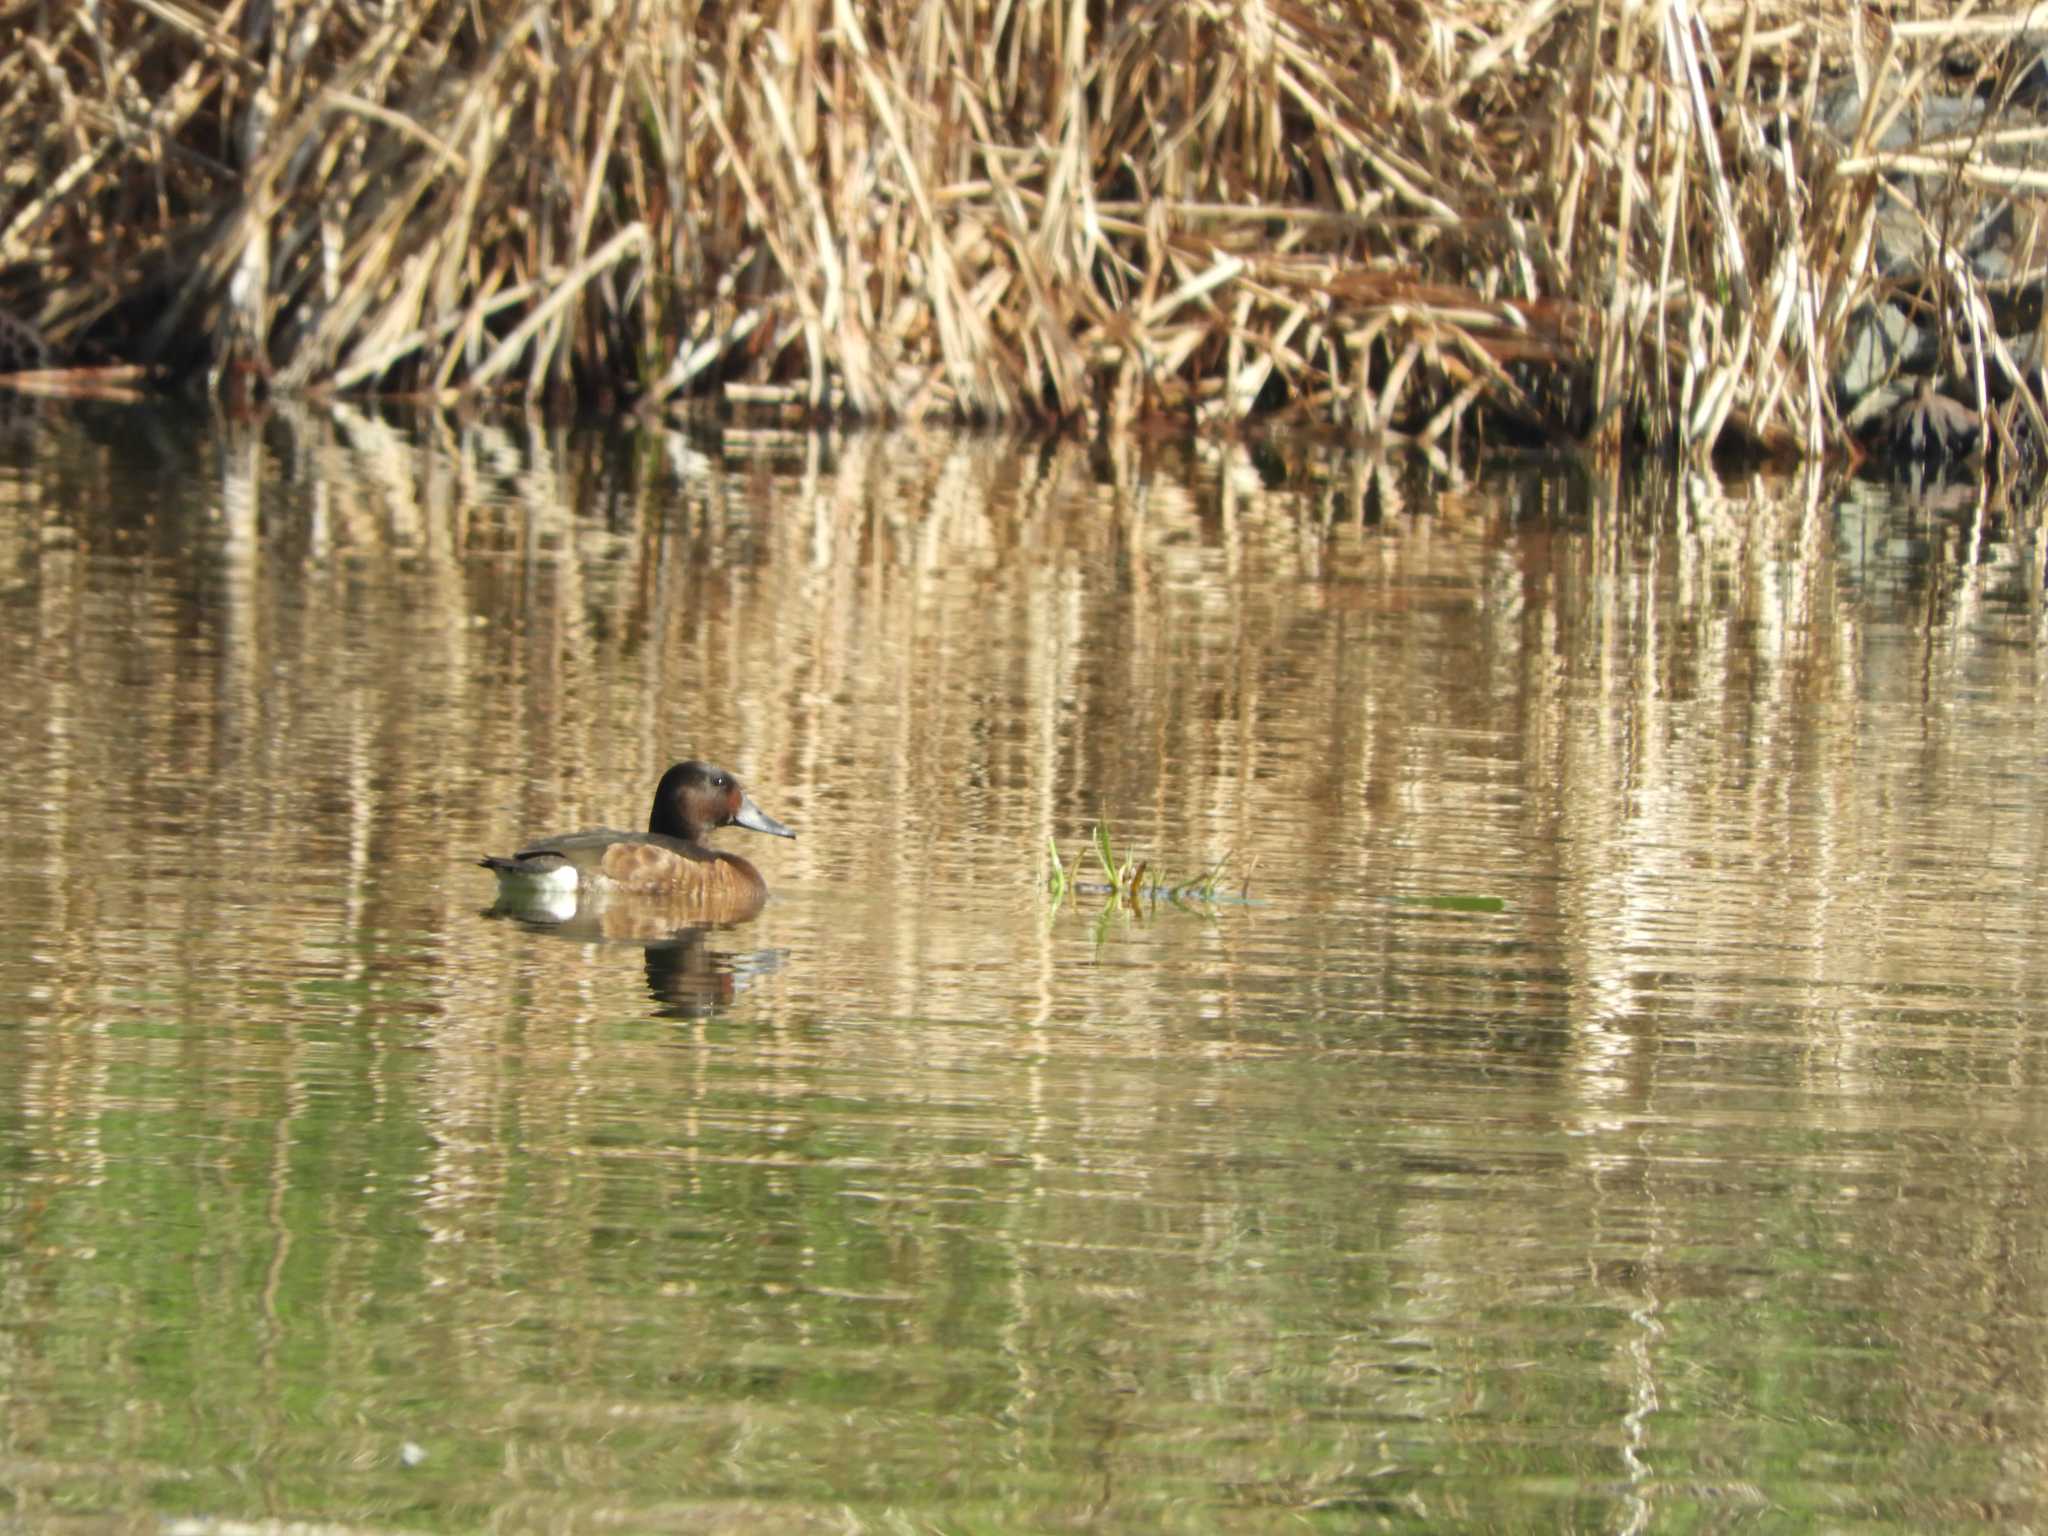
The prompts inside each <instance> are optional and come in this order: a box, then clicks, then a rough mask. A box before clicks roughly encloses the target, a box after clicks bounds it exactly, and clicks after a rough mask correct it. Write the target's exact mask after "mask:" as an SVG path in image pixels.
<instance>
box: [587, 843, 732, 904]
mask: <svg viewBox="0 0 2048 1536" xmlns="http://www.w3.org/2000/svg"><path fill="white" fill-rule="evenodd" d="M598 873H599V874H601V875H602V876H603V877H604V878H605V879H606V880H607V881H609V882H610V883H611V884H612V885H614V886H615V887H617V888H618V889H619V890H621V891H627V892H631V893H633V894H635V895H642V896H661V897H665V898H667V899H668V900H670V901H674V902H676V903H679V904H687V905H688V906H690V907H693V908H696V907H701V908H703V909H704V910H705V912H706V913H707V914H708V915H713V916H716V917H718V918H720V919H723V920H726V921H738V920H739V919H741V918H746V917H752V916H753V915H754V914H755V913H757V912H759V911H760V910H761V906H762V903H764V902H765V901H766V900H767V899H768V882H767V881H765V880H763V879H762V878H761V872H760V871H759V870H757V869H756V868H754V866H753V865H751V864H749V863H748V862H747V861H746V860H745V859H742V858H740V857H739V856H738V855H736V854H730V853H710V852H708V851H704V852H699V853H695V854H694V855H693V854H692V853H688V852H683V851H680V850H677V849H674V848H664V847H662V846H661V845H659V844H657V843H653V842H635V843H614V844H613V845H612V846H611V847H609V848H607V849H606V850H605V851H604V857H603V858H602V859H601V860H600V861H599V863H598Z"/></svg>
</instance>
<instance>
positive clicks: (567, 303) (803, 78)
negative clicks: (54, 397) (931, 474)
mask: <svg viewBox="0 0 2048 1536" xmlns="http://www.w3.org/2000/svg"><path fill="white" fill-rule="evenodd" d="M2027 14H2028V13H2025V12H2021V11H2015V12H2013V13H2010V14H1999V15H1985V14H1978V13H1977V8H1974V7H1970V6H1964V7H1959V8H1958V10H1957V11H1956V13H1955V14H1954V15H1952V16H1951V17H1950V18H1948V19H1947V20H1945V21H1941V20H1937V21H1923V20H1917V19H1916V20H1910V21H1901V22H1898V23H1896V24H1891V25H1888V26H1875V27H1873V26H1869V25H1866V14H1865V12H1864V10H1863V8H1862V7H1861V6H1860V5H1857V4H1854V3H1852V0H1797V3H1795V0H1747V3H1744V4H1741V5H1727V4H1705V3H1701V0H1655V3H1652V4H1648V5H1620V4H1606V3H1602V4H1596V5H1593V6H1591V7H1585V6H1565V5H1562V4H1559V3H1556V0H1523V3H1515V0H1228V3H1226V0H1121V3H1115V0H1113V3H1108V4H1096V5H1089V4H1086V3H1084V0H1068V3H1066V4H1064V5H1059V4H1054V5H1045V6H1018V5H1014V4H1011V3H1007V0H883V3H880V4H875V5H870V6H855V5H852V4H850V3H848V0H763V3H762V4H760V5H757V6H752V7H743V8H739V9H737V10H734V9H731V8H723V7H710V6H706V5H703V4H702V3H701V0H669V3H664V4H656V3H654V0H574V3H572V4H569V5H566V6H555V5H549V4H543V3H540V0H400V3H398V4H395V5H392V6H386V7H379V8H372V9H368V10H365V9H363V8H359V7H351V6H346V5H342V4H336V3H329V0H275V3H273V4H272V5H270V6H267V7H260V8H259V7H252V6H249V5H247V4H245V3H244V0H231V3H229V4H226V5H224V6H221V7H218V8H214V7H210V6H207V5H202V4H198V3H194V0H184V3H180V0H128V3H127V4H125V5H119V6H102V7H98V8H72V7H49V8H33V9H28V10H17V11H15V12H10V13H9V14H8V16H7V17H5V18H0V308H4V309H6V310H8V311H10V312H12V313H13V314H15V315H16V316H18V317H19V318H21V319H22V320H24V321H26V322H28V323H30V324H31V325H33V326H35V327H37V328H38V329H39V330H40V331H41V332H42V333H43V335H44V336H46V337H47V338H48V339H49V340H50V341H51V342H52V343H53V344H54V345H55V346H56V347H57V348H58V349H59V350H60V352H70V353H74V354H76V353H82V352H89V351H97V352H101V353H107V352H111V353H114V354H116V355H119V354H127V355H133V356H142V357H145V358H151V359H160V360H163V361H168V362H172V363H182V364H184V365H186V366H191V365H193V364H205V365H207V366H210V367H212V368H214V369H220V368H221V367H222V366H223V365H228V366H229V367H230V370H232V368H234V367H237V366H238V367H241V368H242V369H244V370H246V372H247V373H248V375H250V376H251V377H253V378H256V379H267V380H269V381H270V384H271V387H274V388H279V389H310V388H330V389H334V388H338V389H382V390H402V391H408V392H418V393H427V394H433V395H445V394H447V393H448V392H451V391H456V390H468V391H489V390H498V389H505V388H509V389H515V390H517V391H518V392H519V393H520V394H522V395H524V396H526V397H529V398H532V397H537V396H541V395H553V394H556V393H559V392H561V391H564V390H571V391H575V392H579V393H582V394H585V395H590V396H596V395H626V396H637V397H639V398H641V399H642V400H645V401H647V402H649V403H660V402H663V401H667V400H670V399H672V398H673V397H675V396H677V395H679V394H683V393H710V394H711V395H713V396H714V398H718V399H722V400H726V401H728V402H732V401H737V400H739V399H740V398H741V397H742V395H743V394H752V395H756V396H757V397H758V394H759V392H764V391H765V392H766V393H767V394H769V395H772V396H773V397H775V398H777V399H782V400H794V401H795V402H797V403H798V404H799V405H801V407H803V408H804V409H805V410H807V411H810V412H813V413H816V412H823V411H829V410H834V409H839V408H842V407H843V408H847V409H851V410H853V411H855V412H857V413H858V414H861V415H863V416H870V417H889V416H899V417H902V416H917V415H923V414H930V413H934V412H938V413H945V414H954V415H958V416H962V417H970V418H977V419H1029V418H1055V419H1064V420H1089V421H1096V422H1101V423H1105V424H1114V423H1116V422H1119V421H1123V420H1128V419H1130V418H1133V417H1135V416H1138V415H1142V414H1146V413H1158V412H1169V413H1176V414H1179V415H1182V416H1184V417H1185V418H1186V419H1189V420H1192V421H1199V422H1202V423H1206V424H1209V425H1213V426H1215V427H1218V428H1225V429H1227V428H1229V427H1231V426H1233V425H1235V424H1237V423H1240V422H1242V421H1244V420H1246V419H1247V418H1248V417H1250V416H1252V415H1253V414H1255V413H1257V412H1259V411H1262V410H1266V409H1271V408H1274V407H1288V406H1292V407H1293V408H1295V409H1298V410H1301V411H1304V412H1306V413H1308V414H1310V415H1314V416H1321V417H1325V418H1327V419H1329V420H1332V421H1335V422H1338V423H1342V424H1344V425H1345V426H1347V427H1348V428H1349V429H1350V430H1352V431H1355V432H1358V433H1361V434H1367V435H1381V436H1395V435H1399V434H1401V433H1402V432H1403V431H1408V432H1411V433H1414V434H1417V435H1419V436H1420V437H1422V438H1424V439H1426V440H1431V441H1433V440H1435V439H1437V438H1439V437H1441V436H1442V435H1443V434H1444V433H1446V432H1448V431H1451V430H1453V429H1454V428H1455V427H1456V425H1457V424H1458V423H1459V422H1461V421H1462V420H1464V419H1466V418H1467V417H1468V416H1474V415H1479V416H1485V417H1489V418H1492V419H1496V420H1505V421H1509V422H1512V423H1515V424H1516V425H1517V426H1518V427H1519V428H1520V429H1522V430H1526V431H1529V432H1532V433H1536V434H1539V435H1542V436H1545V437H1551V438H1566V439H1574V440H1582V441H1594V442H1606V443H1614V442H1617V441H1619V440H1620V439H1621V438H1622V437H1624V436H1626V435H1631V434H1641V435H1644V436H1647V437H1649V438H1651V439H1655V440H1663V441H1669V442H1672V443H1675V444H1683V445H1685V446H1687V447H1688V448H1690V449H1692V450H1694V451H1698V452H1705V451H1707V450H1708V449H1710V448H1711V447H1712V446H1713V445H1714V444H1715V443H1717V442H1719V441H1722V440H1724V439H1725V438H1726V437H1727V436H1728V435H1729V433H1731V432H1735V433H1737V434H1739V435H1740V436H1742V437H1744V438H1747V439H1749V440H1750V441H1753V442H1757V443H1762V444H1766V445H1774V446H1790V447H1793V448H1797V449H1802V450H1805V451H1818V450H1820V449H1823V448H1825V446H1826V445H1827V444H1828V443H1830V442H1833V441H1839V440H1840V438H1841V436H1842V434H1843V433H1844V432H1845V431H1846V430H1847V429H1846V427H1845V426H1844V423H1843V421H1842V420H1841V417H1840V414H1839V412H1838V410H1837V407H1836V402H1835V400H1834V398H1833V388H1834V386H1833V384H1832V382H1831V381H1832V379H1833V378H1834V376H1835V374H1836V372H1837V366H1838V363H1839V354H1840V352H1841V351H1842V349H1843V348H1844V347H1845V344H1846V339H1847V338H1849V337H1850V336H1851V335H1852V333H1853V331H1854V327H1855V325H1856V323H1857V320H1856V317H1857V316H1858V314H1859V313H1860V312H1862V311H1863V310H1864V309H1866V308H1867V306H1869V305H1870V304H1871V303H1872V302H1873V300H1881V299H1882V298H1883V297H1884V296H1885V295H1886V294H1889V293H1893V292H1896V291H1897V290H1898V289H1899V288H1900V287H1901V283H1902V279H1901V278H1900V276H1899V274H1898V273H1897V272H1888V271H1885V270H1882V269H1881V261H1882V259H1884V257H1885V252H1886V245H1885V241H1886V239H1887V236H1886V234H1885V231H1886V229H1887V228H1888V227H1889V225H1888V224H1887V220H1888V219H1892V216H1891V215H1888V214H1886V213H1885V211H1884V208H1883V207H1882V206H1881V199H1882V198H1883V197H1885V196H1887V195H1889V194H1888V193H1887V192H1886V190H1885V189H1887V188H1889V189H1892V191H1893V192H1894V193H1895V192H1896V191H1897V189H1898V188H1899V187H1901V186H1903V185H1906V184H1908V183H1916V184H1918V185H1920V186H1921V187H1923V188H1925V187H1929V186H1932V185H1934V184H1937V183H1938V184H1939V185H1941V186H1943V187H1946V188H1947V189H1949V190H1948V191H1947V192H1946V193H1944V194H1942V195H1943V196H1944V197H1946V198H1947V202H1946V203H1945V204H1942V205H1941V206H1942V209H1943V210H1945V211H1937V210H1936V206H1935V204H1934V203H1933V202H1931V201H1924V202H1921V203H1919V204H1917V205H1916V207H1915V217H1916V218H1922V219H1923V221H1924V222H1925V223H1926V225H1927V227H1928V230H1929V235H1928V239H1929V240H1930V241H1931V242H1932V244H1933V245H1934V246H1935V247H1937V248H1938V247H1939V246H1940V244H1941V242H1942V241H1943V240H1944V239H1947V240H1951V241H1952V240H1953V238H1954V231H1955V230H1956V229H1957V228H1959V227H1960V224H1959V220H1961V219H1963V218H1965V217H1968V216H1973V211H1974V210H1980V209H1984V208H1987V207H1989V206H1990V204H1989V203H1988V202H1987V200H1988V199H1995V198H2020V199H2025V198H2028V197H2031V196H2032V195H2034V194H2036V193H2039V192H2041V191H2044V190H2048V169H2044V168H2043V167H2042V166H2040V165H2037V164H2034V163H2031V162H2030V161H2029V160H2028V159H2027V158H2026V157H2027V156H2029V155H2030V154H2032V153H2033V148H2032V146H2034V145H2036V144H2038V143H2040V142H2042V141H2043V140H2044V139H2048V124H2036V123H2034V122H2032V121H2031V119H2030V118H2028V117H2027V116H2026V115H2025V114H2024V113H2022V112H2020V111H2019V110H2018V109H2013V110H2011V111H2009V112H2007V113H2006V115H2005V117H2004V118H2003V119H2001V120H1998V121H1992V120H1990V118H1989V116H1988V115H1985V116H1980V117H1979V118H1978V119H1977V120H1976V121H1974V122H1971V123H1967V124H1966V125H1965V126H1964V127H1963V128H1962V129H1961V130H1960V131H1955V130H1950V131H1937V132H1923V131H1921V130H1920V128H1919V127H1918V126H1917V125H1918V124H1919V122H1920V119H1921V116H1922V113H1923V109H1925V108H1927V107H1928V105H1929V104H1930V103H1931V102H1932V101H1933V99H1934V98H1935V97H1936V96H1937V95H1938V94H1939V93H1940V88H1941V81H1942V78H1943V71H1944V69H1946V70H1949V71H1953V70H1954V69H1955V68H1956V65H1957V61H1958V60H1959V59H1961V60H1964V61H1966V62H1967V61H1972V60H1974V61H1975V63H1974V65H1973V67H1976V68H1978V69H1979V70H1980V73H1981V74H1982V76H1983V78H1985V79H1986V80H1991V81H1995V80H1998V79H2004V78H2009V74H2008V75H2006V76H2001V75H2000V74H1999V70H2000V69H2001V68H2002V67H2003V65H2002V62H2001V61H2002V58H2003V55H2002V54H2001V52H2000V50H2001V49H2004V48H2005V47H2006V45H2007V43H2008V42H2009V41H2010V40H2011V39H2012V38H2013V37H2014V36H2016V35H2017V33H2018V32H2019V31H2021V30H2022V29H2023V28H2024V26H2025V25H2027V23H2026V15H2027ZM38 28H42V29H44V30H37V29H38ZM1987 89H1989V88H1987ZM1844 93H1847V94H1846V97H1845V95H1844ZM1949 94H1950V95H1951V96H1953V95H1954V94H1955V93H1954V92H1952V91H1951V92H1950V93H1949ZM1842 99H1847V100H1849V101H1850V103H1851V109H1852V110H1849V112H1848V118H1849V121H1848V123H1847V126H1846V131H1840V132H1838V131H1837V130H1835V129H1831V128H1829V127H1827V126H1825V125H1826V123H1828V122H1833V121H1835V120H1836V119H1837V118H1839V117H1841V115H1842V113H1841V111H1840V110H1837V111H1836V113H1835V117H1832V118H1831V117H1830V116H1829V111H1830V108H1831V106H1832V104H1833V103H1835V102H1837V101H1838V100H1842ZM1946 110H1949V112H1950V116H1951V117H1953V116H1954V112H1953V109H1952V108H1949V109H1946ZM1901 124H1904V125H1907V127H1906V130H1905V137H1904V139H1903V140H1902V141H1901V140H1898V139H1897V138H1896V135H1897V134H1898V132H1899V131H1900V130H1899V125H1901ZM1888 135H1892V136H1893V137H1888ZM1916 195H1918V194H1916ZM1929 195H1931V194H1929ZM1892 221H1893V222H1896V220H1892ZM1944 270H1946V272H1947V275H1943V272H1944ZM1925 281H1926V282H1928V283H1930V284H1933V285H1935V286H1936V287H1937V288H1938V289H1939V293H1940V295H1942V296H1943V297H1944V300H1945V302H1947V303H1948V304H1949V305H1950V311H1949V312H1950V314H1951V316H1952V323H1951V324H1950V326H1949V331H1950V334H1953V335H1956V336H1959V337H1961V338H1963V343H1962V344H1963V346H1964V349H1965V350H1966V351H1968V352H1969V353H1970V355H1972V356H1974V357H1976V358H1978V359H1979V361H1980V364H1981V360H1982V359H1983V358H1984V357H1986V356H1990V357H1992V358H1997V357H1998V356H1999V348H2000V346H2001V345H2004V344H2003V343H2001V341H2000V333H1999V331H1998V329H1997V325H1998V323H1999V315H2000V313H2001V310H2000V304H2001V302H2002V301H2000V300H1998V299H1997V298H1996V297H1995V296H1993V295H1989V294H1983V293H1979V292H1977V289H1980V288H1981V287H1982V283H1981V282H1980V281H1979V279H1977V278H1976V277H1974V276H1973V275H1972V274H1971V273H1970V272H1969V271H1967V270H1966V269H1965V268H1951V269H1941V268H1940V264H1939V263H1935V264H1933V265H1930V266H1929V267H1928V268H1927V269H1926V273H1925ZM1980 300H1981V303H1980V302H1979V301H1980ZM2005 352H2006V354H2007V355H2006V359H2005V361H2004V362H2001V363H2000V364H1999V366H2000V367H2001V368H2003V367H2005V366H2006V363H2007V362H2010V361H2011V357H2012V348H2011V347H2010V346H2006V347H2005ZM2014 367H2015V368H2016V367H2017V365H2014ZM1986 387H1987V389H1988V388H1989V385H1988V384H1987V386H1986ZM2029 400H2030V404H2029V407H2028V410H2029V412H2031V414H2032V416H2038V415H2039V411H2038V402H2036V401H2033V400H2032V396H2031V395H2029ZM1986 403H1987V404H1988V403H1989V400H1988V398H1987V401H1986ZM2030 419H2031V418H2030Z"/></svg>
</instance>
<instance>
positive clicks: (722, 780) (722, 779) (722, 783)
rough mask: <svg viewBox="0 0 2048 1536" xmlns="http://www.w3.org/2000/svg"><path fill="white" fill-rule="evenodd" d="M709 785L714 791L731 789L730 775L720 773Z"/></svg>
mask: <svg viewBox="0 0 2048 1536" xmlns="http://www.w3.org/2000/svg"><path fill="white" fill-rule="evenodd" d="M711 784H712V787H713V788H715V789H731V788H732V775H731V774H729V773H721V774H720V775H719V776H718V777H717V778H715V779H713V780H712V781H711Z"/></svg>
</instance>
